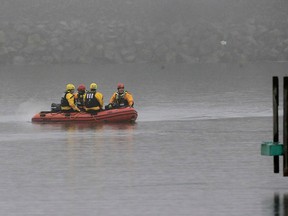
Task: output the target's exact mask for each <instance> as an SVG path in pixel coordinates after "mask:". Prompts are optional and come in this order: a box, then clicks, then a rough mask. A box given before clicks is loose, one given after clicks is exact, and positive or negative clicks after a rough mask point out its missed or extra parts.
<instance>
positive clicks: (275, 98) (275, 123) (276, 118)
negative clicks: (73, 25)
mask: <svg viewBox="0 0 288 216" xmlns="http://www.w3.org/2000/svg"><path fill="white" fill-rule="evenodd" d="M272 94H273V142H274V143H278V142H279V115H278V107H279V81H278V77H273V92H272ZM273 165H274V173H279V156H274V157H273Z"/></svg>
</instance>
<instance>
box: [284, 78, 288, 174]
mask: <svg viewBox="0 0 288 216" xmlns="http://www.w3.org/2000/svg"><path fill="white" fill-rule="evenodd" d="M283 176H288V77H284V91H283Z"/></svg>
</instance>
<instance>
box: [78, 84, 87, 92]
mask: <svg viewBox="0 0 288 216" xmlns="http://www.w3.org/2000/svg"><path fill="white" fill-rule="evenodd" d="M85 90H86V87H85V85H83V84H81V85H79V86H78V88H77V91H80V92H81V91H82V92H84V91H85Z"/></svg>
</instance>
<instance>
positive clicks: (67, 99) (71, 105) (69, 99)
mask: <svg viewBox="0 0 288 216" xmlns="http://www.w3.org/2000/svg"><path fill="white" fill-rule="evenodd" d="M74 91H75V86H74V85H73V84H67V85H66V91H65V92H64V94H63V96H62V98H61V111H65V112H75V111H77V112H80V109H79V108H78V107H77V106H76V104H75V97H74Z"/></svg>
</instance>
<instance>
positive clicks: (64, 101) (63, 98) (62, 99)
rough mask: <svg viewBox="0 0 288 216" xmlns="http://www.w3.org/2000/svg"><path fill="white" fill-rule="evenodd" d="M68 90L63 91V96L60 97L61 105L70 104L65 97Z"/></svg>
mask: <svg viewBox="0 0 288 216" xmlns="http://www.w3.org/2000/svg"><path fill="white" fill-rule="evenodd" d="M68 93H70V92H65V93H64V94H63V96H62V97H61V107H67V106H70V105H69V102H68V100H67V99H66V95H67V94H68Z"/></svg>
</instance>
